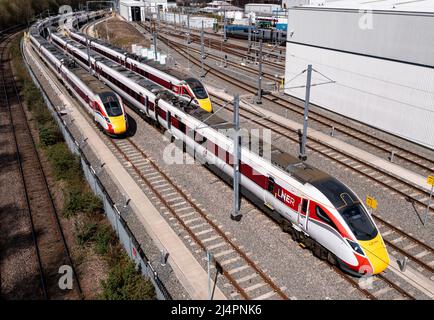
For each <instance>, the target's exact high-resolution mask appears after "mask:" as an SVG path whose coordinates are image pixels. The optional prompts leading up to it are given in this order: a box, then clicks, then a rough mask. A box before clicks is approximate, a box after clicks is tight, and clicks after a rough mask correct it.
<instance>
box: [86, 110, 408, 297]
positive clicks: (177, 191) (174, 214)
mask: <svg viewBox="0 0 434 320" xmlns="http://www.w3.org/2000/svg"><path fill="white" fill-rule="evenodd" d="M86 115H87V114H86ZM101 137H102V138H103V139H104V140H106V143H107V144H108V145H109V146H110V148H111V149H112V151H113V152H114V153H115V154H117V155H118V157H120V158H121V159H123V160H122V161H123V162H124V165H125V167H126V168H127V169H128V170H129V171H130V173H131V175H132V176H133V177H134V178H135V180H137V181H142V182H143V183H142V186H143V188H144V191H145V192H146V193H147V194H150V195H151V199H153V200H154V201H156V203H157V204H158V206H159V207H160V212H163V214H165V215H170V218H169V221H172V224H173V226H174V228H177V227H181V228H182V229H183V230H184V234H185V236H184V238H188V239H190V240H192V241H193V242H194V243H196V244H198V245H199V246H200V248H201V250H202V251H204V252H206V251H210V252H212V253H213V256H214V259H215V261H217V262H218V264H219V265H221V266H222V267H223V268H222V269H223V274H224V275H225V277H226V278H227V279H228V281H229V283H230V284H231V285H232V286H233V287H234V288H235V290H236V293H235V294H234V295H233V297H237V296H239V297H241V298H244V299H265V298H271V299H276V298H282V299H287V298H288V297H287V296H286V294H285V293H284V292H283V291H284V289H282V288H278V287H277V286H276V285H275V284H274V283H273V280H272V279H271V278H270V277H269V276H267V275H266V274H265V273H263V272H262V271H261V269H260V268H259V267H258V266H256V265H255V263H254V262H253V261H252V260H250V258H249V257H248V255H247V254H245V253H243V251H242V250H241V249H240V248H239V247H238V246H237V245H236V244H235V243H234V242H233V241H232V240H230V239H229V238H228V237H227V236H226V234H225V233H224V231H223V230H221V229H220V227H219V226H218V225H217V223H216V221H214V220H212V217H210V216H208V215H207V213H206V212H204V211H203V210H202V209H201V208H200V205H198V204H195V202H194V201H192V200H191V199H190V197H191V196H190V195H189V194H187V193H186V192H185V191H184V190H182V189H181V188H179V187H178V186H177V185H176V183H174V182H173V179H171V178H170V177H169V176H168V175H167V174H165V173H164V171H163V170H162V169H161V168H159V167H158V165H157V164H156V162H155V161H154V160H153V159H152V158H150V157H149V156H148V155H147V154H146V153H145V152H144V151H143V150H142V149H141V148H140V147H139V146H138V145H137V144H136V143H135V142H134V141H133V140H132V139H131V138H127V139H125V140H113V139H110V138H108V137H106V136H105V135H103V134H101ZM180 236H183V234H181V235H180ZM238 274H244V275H245V274H247V275H245V276H242V277H239V276H238ZM342 276H343V277H344V278H345V279H347V281H349V282H350V283H351V284H352V285H354V286H355V287H356V288H357V289H358V290H360V291H361V292H362V293H364V294H365V296H366V297H368V298H370V299H380V298H381V296H382V294H383V293H386V292H389V290H390V289H387V288H392V289H393V290H394V291H396V292H397V297H396V294H395V298H405V299H413V297H412V296H411V295H410V294H408V293H407V292H406V291H405V290H403V289H401V288H400V287H399V286H397V285H396V284H394V283H393V282H390V281H389V280H388V279H387V278H384V279H383V277H381V278H380V277H379V279H380V280H378V279H376V280H375V283H376V284H377V285H376V286H375V287H374V288H372V291H373V292H370V291H369V290H368V289H365V288H363V287H361V286H360V285H359V284H358V282H357V281H356V280H354V279H353V278H351V277H350V276H348V275H345V274H343V275H342ZM252 280H253V282H252ZM247 281H249V283H248V285H249V286H248V287H245V286H244V285H243V283H244V282H247ZM379 283H382V285H381V286H380V285H378V284H379ZM385 287H387V288H385Z"/></svg>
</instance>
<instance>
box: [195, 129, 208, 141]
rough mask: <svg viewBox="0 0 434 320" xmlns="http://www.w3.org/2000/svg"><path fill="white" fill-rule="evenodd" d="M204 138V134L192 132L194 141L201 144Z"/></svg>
mask: <svg viewBox="0 0 434 320" xmlns="http://www.w3.org/2000/svg"><path fill="white" fill-rule="evenodd" d="M206 140H207V139H206V138H205V137H204V136H202V135H201V134H199V133H197V132H196V131H195V132H194V141H196V142H197V143H200V144H203V143H205V142H206Z"/></svg>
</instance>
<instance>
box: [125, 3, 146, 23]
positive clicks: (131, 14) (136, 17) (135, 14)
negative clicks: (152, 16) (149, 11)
mask: <svg viewBox="0 0 434 320" xmlns="http://www.w3.org/2000/svg"><path fill="white" fill-rule="evenodd" d="M119 7H120V15H121V16H122V17H123V18H124V19H125V20H127V21H142V20H144V18H145V3H144V2H142V1H121V3H120V6H119Z"/></svg>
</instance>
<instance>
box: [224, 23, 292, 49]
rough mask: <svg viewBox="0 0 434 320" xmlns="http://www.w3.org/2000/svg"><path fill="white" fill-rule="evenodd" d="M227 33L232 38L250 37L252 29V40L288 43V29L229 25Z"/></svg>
mask: <svg viewBox="0 0 434 320" xmlns="http://www.w3.org/2000/svg"><path fill="white" fill-rule="evenodd" d="M225 28H226V35H227V36H228V37H232V38H239V39H248V38H249V29H250V39H251V40H252V41H259V40H262V41H264V42H273V43H279V44H280V45H284V44H285V43H286V37H287V32H286V30H279V29H275V28H274V29H263V28H258V27H256V26H245V25H227V26H226V27H225Z"/></svg>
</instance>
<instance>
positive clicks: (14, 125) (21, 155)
mask: <svg viewBox="0 0 434 320" xmlns="http://www.w3.org/2000/svg"><path fill="white" fill-rule="evenodd" d="M18 34H19V33H15V34H11V35H5V36H4V37H3V38H2V39H1V44H0V55H1V59H2V64H1V78H0V79H1V86H0V90H1V94H0V95H1V98H2V99H1V100H2V108H6V109H7V113H8V115H9V128H10V134H11V136H13V141H11V143H12V144H14V147H15V150H16V154H15V157H16V167H17V170H19V172H20V181H19V182H18V183H20V187H21V189H22V193H21V194H20V195H18V194H17V199H18V198H19V197H21V198H22V199H23V202H24V203H25V208H24V210H25V211H26V213H27V218H28V221H27V222H26V223H27V224H28V225H29V232H31V236H32V242H33V246H34V248H35V256H36V260H37V261H35V262H34V263H35V264H37V270H38V272H39V274H38V275H29V277H36V278H39V280H38V281H36V280H35V281H36V282H39V283H38V284H36V283H32V284H29V287H31V286H33V285H34V286H35V288H34V289H35V290H38V291H39V296H40V298H42V299H78V298H82V292H81V287H80V283H79V281H78V278H77V276H76V274H75V269H74V265H73V262H72V259H71V255H70V253H69V248H68V245H67V243H66V239H65V236H64V234H63V230H62V225H61V223H60V219H59V216H58V212H57V210H56V207H55V204H54V201H53V198H52V196H51V193H50V189H49V186H48V182H47V177H46V175H45V172H44V169H43V167H42V164H41V160H40V158H39V154H38V152H37V149H36V145H35V141H34V140H33V136H32V133H31V129H30V126H29V123H28V119H27V116H26V112H25V110H24V106H23V104H22V102H21V99H20V93H19V90H18V87H17V83H16V81H15V79H14V75H13V72H12V65H11V62H10V56H9V45H10V43H11V41H12V40H13V39H14V38H15V37H16V36H18ZM3 102H4V103H3ZM29 263H31V262H30V261H29ZM62 265H68V266H70V267H71V268H72V270H73V281H74V283H73V290H67V291H64V290H62V289H60V288H59V284H58V281H59V277H60V275H59V273H58V271H59V267H60V266H62ZM17 272H19V270H17ZM35 281H34V282H35Z"/></svg>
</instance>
